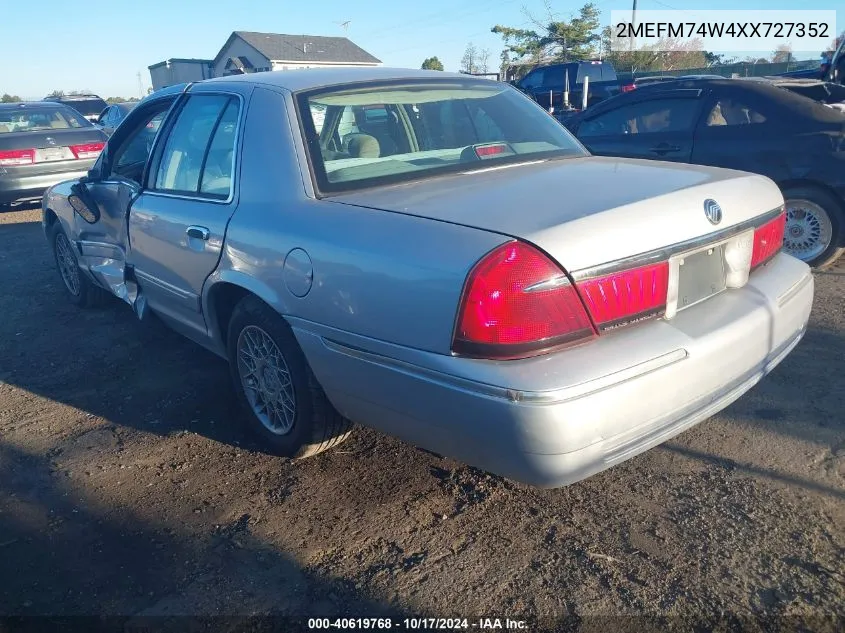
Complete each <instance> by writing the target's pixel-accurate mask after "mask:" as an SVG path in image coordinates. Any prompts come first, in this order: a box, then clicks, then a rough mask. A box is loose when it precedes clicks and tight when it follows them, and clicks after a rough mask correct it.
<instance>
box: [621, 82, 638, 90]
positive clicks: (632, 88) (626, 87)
mask: <svg viewBox="0 0 845 633" xmlns="http://www.w3.org/2000/svg"><path fill="white" fill-rule="evenodd" d="M636 88H637V86H636V85H634V84H625V85H624V86H622V92H633V91H634V90H636Z"/></svg>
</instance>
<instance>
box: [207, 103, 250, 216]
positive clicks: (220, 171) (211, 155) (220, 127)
mask: <svg viewBox="0 0 845 633" xmlns="http://www.w3.org/2000/svg"><path fill="white" fill-rule="evenodd" d="M239 110H240V108H239V107H238V100H237V99H230V100H229V105H227V106H226V110H225V111H224V112H223V116H222V117H221V118H220V122H219V123H218V124H217V130H216V131H215V132H214V136H212V137H211V144H210V145H209V147H208V155H207V157H206V159H205V168H204V169H203V171H202V180H201V181H200V193H203V194H207V195H210V196H213V197H216V198H220V199H224V200H225V199H226V198H228V197H229V194H230V193H231V190H232V165H233V164H234V161H235V137H236V133H237V131H238V111H239Z"/></svg>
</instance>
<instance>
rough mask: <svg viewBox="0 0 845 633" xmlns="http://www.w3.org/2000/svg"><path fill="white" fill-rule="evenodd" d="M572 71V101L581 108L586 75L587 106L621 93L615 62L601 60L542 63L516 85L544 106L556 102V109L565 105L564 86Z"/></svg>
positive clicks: (570, 90)
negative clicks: (587, 80)
mask: <svg viewBox="0 0 845 633" xmlns="http://www.w3.org/2000/svg"><path fill="white" fill-rule="evenodd" d="M567 74H568V75H569V103H570V105H571V106H572V107H574V108H575V109H579V110H580V109H581V104H582V99H583V94H584V78H585V77H589V78H590V81H589V83H588V89H587V90H588V94H587V106H588V107H589V106H591V105H594V104H596V103H598V102H599V101H604V100H605V99H607V98H608V97H612V96H614V95H617V94H619V92H620V87H619V79H618V77H617V76H616V71H615V70H614V68H613V66H612V65H611V64H608V63H607V62H600V61H580V62H566V63H560V64H550V65H548V66H540V67H538V68H535V69H534V70H532V71H531V72H529V73H528V74H527V75H525V77H523V78H522V79H520V80H519V81H517V82H514V85H515V86H516V87H517V88H519V89H520V90H522V91H523V92H524V93H526V94H527V95H528V96H530V97H531V98H532V99H534V100H535V101H536V102H537V103H539V104H540V105H541V106H543V107H544V108H545V109H546V110H548V109H549V105H552V106H554V109H555V112H556V113H560V112H561V111H562V110H563V109H564V88H565V86H566V76H567Z"/></svg>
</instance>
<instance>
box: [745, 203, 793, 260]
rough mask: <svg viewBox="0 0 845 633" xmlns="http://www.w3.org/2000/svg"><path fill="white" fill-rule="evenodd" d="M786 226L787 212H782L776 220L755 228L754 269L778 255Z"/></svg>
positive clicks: (752, 257) (752, 258)
mask: <svg viewBox="0 0 845 633" xmlns="http://www.w3.org/2000/svg"><path fill="white" fill-rule="evenodd" d="M785 228H786V214H785V213H781V214H780V215H778V216H777V217H776V218H775V219H774V220H770V221H769V222H766V223H765V224H763V225H762V226H760V227H758V228H757V229H755V230H754V250H752V251H751V268H752V270H753V269H754V268H757V267H758V266H762V265H763V264H765V263H766V262H767V261H769V260H770V259H771V258H772V257H774V256H775V255H777V253H778V251H780V249H781V247H782V246H783V233H784V229H785Z"/></svg>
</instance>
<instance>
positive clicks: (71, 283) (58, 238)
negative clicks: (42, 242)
mask: <svg viewBox="0 0 845 633" xmlns="http://www.w3.org/2000/svg"><path fill="white" fill-rule="evenodd" d="M49 235H50V245H51V247H52V250H53V259H54V260H55V262H56V268H57V269H58V271H59V277H60V278H61V280H62V288H64V291H65V295H66V296H67V298H68V299H69V300H70V302H71V303H72V304H74V305H76V306H79V307H82V308H93V307H96V306H100V305H102V304H103V303H104V302H105V301H106V299H107V298H108V296H109V295H108V294H107V293H106V291H105V290H103V289H102V288H100V287H99V286H96V285H94V283H93V282H92V281H91V280H90V279H89V278H88V277H87V276H86V275H85V273H83V272H82V270H81V269H80V268H79V260H78V259H77V257H76V251H75V250H74V248H73V244H72V243H71V241H70V240H69V239H68V237H67V234H65V232H64V230H63V229H62V226H61V224H60V223H59V222H58V221H57V222H55V223H54V224H53V226H52V227H51V228H50V232H49Z"/></svg>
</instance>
